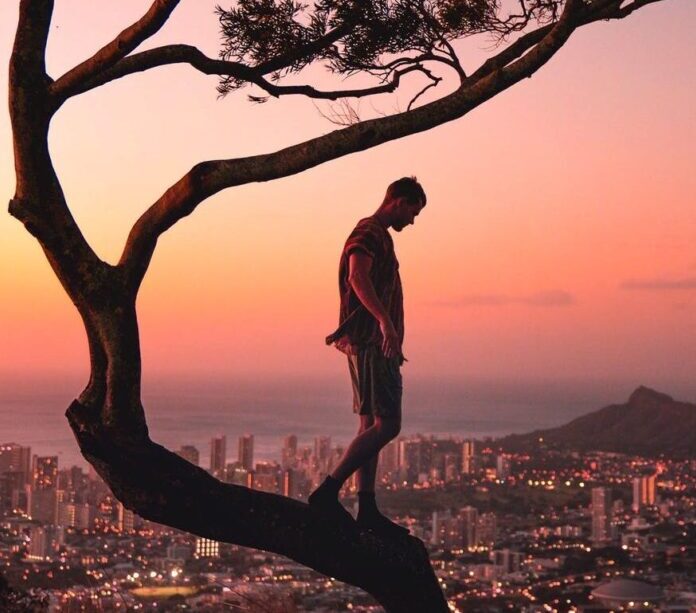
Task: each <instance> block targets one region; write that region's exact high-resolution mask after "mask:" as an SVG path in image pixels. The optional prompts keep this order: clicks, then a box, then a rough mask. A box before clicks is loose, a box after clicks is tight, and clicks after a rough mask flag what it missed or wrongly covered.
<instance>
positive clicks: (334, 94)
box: [56, 45, 424, 100]
mask: <svg viewBox="0 0 696 613" xmlns="http://www.w3.org/2000/svg"><path fill="white" fill-rule="evenodd" d="M173 64H189V65H191V66H192V67H193V68H195V69H196V70H198V71H199V72H202V73H203V74H206V75H220V76H230V77H234V78H235V79H239V80H242V81H248V82H249V83H253V84H255V85H257V86H258V87H260V88H261V89H263V90H264V91H266V92H267V93H268V94H270V95H271V96H274V97H279V96H284V95H291V94H294V95H303V96H307V97H309V98H318V99H324V100H338V99H339V98H358V97H362V96H372V95H375V94H381V93H389V92H393V91H394V90H395V89H396V88H397V87H398V86H399V81H400V79H401V77H402V76H403V75H405V74H407V73H409V72H413V71H417V70H418V71H421V72H424V70H423V69H422V67H419V66H416V65H413V66H408V67H406V68H403V69H402V70H400V71H397V72H395V73H394V75H393V77H392V79H391V80H390V81H388V82H387V83H382V84H381V85H377V86H374V87H366V88H361V89H345V90H329V91H323V90H318V89H316V88H314V87H312V86H310V85H276V84H275V83H271V82H270V81H268V80H267V79H265V78H264V77H263V73H262V72H261V70H260V69H258V68H250V67H249V66H246V65H245V64H241V63H239V62H231V61H228V60H216V59H213V58H210V57H208V56H206V55H205V54H204V53H203V52H201V51H200V50H199V49H198V48H196V47H193V46H191V45H165V46H162V47H157V48H155V49H149V50H147V51H142V52H141V53H136V54H135V55H131V56H128V57H125V58H123V59H122V60H121V61H119V62H118V63H117V64H115V65H114V66H113V67H111V68H110V69H108V70H105V71H103V72H101V73H99V74H98V75H96V76H95V77H93V78H92V79H90V80H88V81H82V82H80V83H78V84H76V85H75V87H74V88H73V90H72V91H71V94H70V95H76V94H81V93H84V92H86V91H88V90H91V89H94V88H96V87H99V86H100V85H104V84H105V83H108V82H109V81H114V80H116V79H120V78H122V77H125V76H128V75H131V74H134V73H136V72H143V71H145V70H149V69H151V68H156V67H158V66H168V65H173ZM56 83H58V82H56Z"/></svg>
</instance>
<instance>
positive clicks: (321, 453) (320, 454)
mask: <svg viewBox="0 0 696 613" xmlns="http://www.w3.org/2000/svg"><path fill="white" fill-rule="evenodd" d="M330 454H331V437H330V436H316V437H314V458H315V459H316V460H317V461H318V462H319V464H322V463H325V462H326V461H327V460H328V459H329V455H330Z"/></svg>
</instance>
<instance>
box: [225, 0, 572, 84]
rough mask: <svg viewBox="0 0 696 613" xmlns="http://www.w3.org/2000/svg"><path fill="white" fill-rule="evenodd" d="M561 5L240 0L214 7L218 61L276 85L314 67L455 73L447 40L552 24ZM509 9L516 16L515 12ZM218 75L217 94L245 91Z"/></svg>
mask: <svg viewBox="0 0 696 613" xmlns="http://www.w3.org/2000/svg"><path fill="white" fill-rule="evenodd" d="M562 2H563V0H519V1H518V2H515V3H514V4H513V3H512V2H507V1H505V0H504V1H503V2H501V1H500V0H375V1H373V2H366V1H362V0H318V1H316V2H314V3H313V4H301V3H299V2H296V1H294V0H239V1H238V2H237V3H236V4H235V5H234V6H233V7H232V8H229V9H223V8H221V7H219V6H218V7H217V14H218V17H219V19H220V24H221V28H222V37H223V48H222V50H221V53H220V57H221V58H222V59H224V60H232V61H236V62H240V63H243V64H245V65H247V66H250V67H252V68H255V69H258V70H260V71H262V72H264V73H271V75H272V78H273V80H275V81H278V80H279V79H280V78H281V77H283V76H284V75H287V74H289V73H296V72H299V71H301V70H302V69H303V68H305V67H306V66H308V65H309V64H312V63H313V62H316V61H320V62H324V63H325V64H326V65H327V66H328V68H329V69H330V70H332V71H333V72H335V73H339V74H342V75H351V74H354V73H356V72H361V71H365V72H369V73H370V74H375V75H378V76H380V77H381V78H382V79H386V78H388V77H389V76H391V75H392V74H393V73H394V71H395V70H398V69H400V68H403V67H405V66H407V65H413V64H417V63H422V62H425V61H430V62H438V61H439V62H443V63H445V64H448V65H450V66H451V67H454V68H460V64H459V61H458V58H457V57H456V55H455V53H454V50H453V48H452V46H451V44H450V43H451V42H452V41H454V40H456V39H460V38H464V37H467V36H471V35H475V34H486V33H487V34H490V35H492V36H493V37H494V38H495V39H501V38H505V37H506V36H508V35H509V34H511V33H513V32H517V31H520V30H522V29H524V28H525V27H526V26H527V25H528V24H529V23H530V22H536V23H543V22H549V21H552V20H554V19H556V17H557V15H558V10H559V8H560V6H561V4H562ZM512 9H514V10H512ZM244 83H245V82H244V81H242V80H239V79H236V78H234V77H223V78H222V80H221V82H220V85H219V88H218V89H219V91H220V93H221V94H223V95H224V94H227V93H229V92H230V91H233V90H235V89H238V88H239V87H241V86H242V85H244Z"/></svg>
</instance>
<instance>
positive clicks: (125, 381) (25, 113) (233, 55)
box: [10, 0, 658, 611]
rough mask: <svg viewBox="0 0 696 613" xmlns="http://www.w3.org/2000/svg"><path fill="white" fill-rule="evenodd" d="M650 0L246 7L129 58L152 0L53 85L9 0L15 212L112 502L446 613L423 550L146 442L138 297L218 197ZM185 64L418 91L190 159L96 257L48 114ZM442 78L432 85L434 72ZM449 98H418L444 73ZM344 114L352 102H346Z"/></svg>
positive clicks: (39, 26)
mask: <svg viewBox="0 0 696 613" xmlns="http://www.w3.org/2000/svg"><path fill="white" fill-rule="evenodd" d="M657 1H658V0H630V1H629V2H624V1H623V0H565V1H564V0H520V2H519V3H518V4H516V5H515V6H514V9H513V10H512V11H511V10H507V9H506V8H504V7H502V6H501V5H500V3H499V2H497V1H495V0H468V1H464V0H430V1H426V0H378V1H376V2H369V3H368V2H361V1H359V0H352V1H351V0H320V1H318V2H315V3H314V4H312V5H311V6H310V7H304V8H303V7H301V6H299V5H297V4H295V3H293V2H292V1H291V0H240V1H239V2H238V3H237V4H236V7H235V8H233V9H231V10H223V9H218V16H219V18H220V22H221V25H222V28H223V34H224V36H225V40H224V44H223V49H222V51H221V54H220V58H219V59H213V58H209V57H206V56H205V55H204V54H203V53H201V52H200V51H199V50H198V49H196V48H194V47H191V46H188V45H166V46H161V47H156V48H154V49H150V50H147V51H141V52H137V51H136V50H137V48H138V47H139V46H140V44H141V43H143V42H144V41H145V40H147V39H148V38H150V37H151V36H153V35H154V34H155V33H156V32H157V31H158V30H159V29H160V28H161V27H162V26H163V24H164V23H165V22H166V21H167V19H168V18H169V16H170V14H171V13H172V11H173V10H174V9H175V8H176V6H177V4H178V0H154V2H153V3H152V5H151V6H150V8H149V10H148V11H147V12H146V13H145V15H144V16H143V17H142V18H141V19H139V20H138V21H136V22H135V23H133V24H132V25H131V26H130V27H128V28H126V29H125V30H123V32H121V33H120V34H119V35H118V36H117V37H116V38H115V39H114V40H112V41H111V42H109V43H108V44H107V45H105V46H104V47H103V48H101V49H100V50H99V51H98V52H97V53H95V54H94V55H93V56H92V57H90V58H88V59H87V60H85V61H84V62H82V63H80V64H79V65H77V66H76V67H74V68H73V69H72V70H69V71H68V72H67V73H66V74H64V75H62V76H61V77H59V78H56V79H53V78H51V77H49V76H48V75H47V74H46V68H45V49H46V44H47V38H48V32H49V27H50V22H51V15H52V9H53V2H52V1H51V0H21V2H20V13H19V23H18V27H17V34H16V38H15V43H14V48H13V52H12V57H11V61H10V114H11V121H12V129H13V137H14V152H15V167H16V177H17V187H16V192H15V196H14V198H13V199H12V200H11V201H10V213H11V214H12V215H13V216H15V217H16V218H17V219H18V220H20V221H21V222H22V223H23V224H24V225H25V227H26V229H27V230H28V231H29V232H30V233H31V234H32V235H33V236H34V237H35V238H36V239H37V240H38V242H39V244H40V245H41V247H42V249H43V251H44V253H45V255H46V257H47V259H48V261H49V263H50V265H51V267H52V268H53V270H54V272H55V274H56V275H57V277H58V279H59V280H60V282H61V284H62V285H63V287H64V289H65V291H66V292H67V293H68V295H69V297H70V299H71V300H72V301H73V303H74V304H75V306H76V308H77V310H78V312H79V313H80V316H81V317H82V320H83V322H84V326H85V330H86V333H87V341H88V345H89V353H90V368H91V374H90V380H89V382H88V384H87V386H86V387H85V389H84V390H83V391H82V393H81V394H80V395H79V397H78V398H77V399H76V400H75V401H74V402H73V403H72V404H71V406H70V407H69V408H68V411H67V417H68V420H69V422H70V425H71V427H72V429H73V431H74V433H75V436H76V439H77V442H78V444H79V446H80V449H81V451H82V453H83V455H84V456H85V458H86V459H87V460H88V461H89V462H90V463H91V464H92V465H93V466H94V467H95V469H96V470H97V471H98V472H99V474H100V475H101V476H102V477H103V478H104V479H105V481H106V482H107V483H108V485H109V486H110V487H111V489H112V491H113V492H114V494H115V495H116V497H117V498H118V499H119V500H121V502H123V504H124V505H125V506H126V507H128V508H130V509H132V510H133V511H135V512H137V513H138V514H139V515H141V516H143V517H145V518H147V519H151V520H153V521H157V522H160V523H163V524H167V525H170V526H173V527H176V528H179V529H182V530H186V531H189V532H192V533H195V534H198V535H201V536H204V537H207V538H212V539H216V540H220V541H227V542H231V543H236V544H239V545H244V546H248V547H254V548H258V549H264V550H268V551H273V552H277V553H280V554H283V555H286V556H288V557H290V558H293V559H295V560H297V561H298V562H300V563H302V564H305V565H307V566H310V567H312V568H314V569H316V570H318V571H320V572H322V573H324V574H327V575H330V576H332V577H336V578H338V579H341V580H343V581H346V582H348V583H351V584H354V585H356V586H359V587H361V588H363V589H365V590H366V591H368V592H369V593H371V594H372V595H373V596H374V597H375V598H376V599H377V600H378V601H379V602H380V603H381V604H383V605H384V606H385V608H386V609H387V610H389V611H437V610H442V611H446V610H447V605H446V603H445V600H444V597H443V596H442V593H441V590H440V588H439V585H438V582H437V580H436V578H435V576H434V573H433V572H432V569H431V567H430V564H429V560H428V556H427V553H426V551H425V548H424V547H423V545H422V543H420V541H418V540H417V539H413V538H405V539H403V540H400V541H383V540H380V539H378V538H376V537H374V536H372V535H370V534H368V533H361V532H359V531H357V530H356V531H351V530H349V529H346V528H341V527H338V526H334V525H331V524H327V523H324V522H322V521H320V518H318V517H315V516H314V514H313V513H312V512H311V510H310V509H309V508H308V507H307V506H306V505H304V504H302V503H299V502H296V501H292V500H289V499H286V498H283V497H280V496H274V495H271V494H266V493H263V492H258V491H253V490H249V489H247V488H243V487H239V486H234V485H231V484H226V483H221V482H219V481H217V480H216V479H214V478H213V477H211V476H210V475H209V474H208V473H206V472H205V471H203V470H201V469H199V468H198V467H195V466H192V465H191V464H189V463H188V462H186V461H185V460H183V459H181V458H180V457H179V456H177V455H175V454H173V453H171V452H170V451H168V450H167V449H165V448H163V447H161V446H160V445H157V444H156V443H154V442H153V441H151V440H150V438H149V436H148V430H147V425H146V420H145V412H144V409H143V406H142V403H141V394H140V382H141V363H140V345H139V336H138V323H137V313H136V307H135V300H136V297H137V294H138V289H139V287H140V284H141V282H142V280H143V278H144V275H145V274H146V272H147V269H148V266H149V262H150V259H151V257H152V254H153V252H154V250H155V247H156V245H157V241H158V238H159V237H160V236H161V235H162V234H163V233H164V232H165V231H166V230H167V229H169V228H170V227H171V226H172V225H174V224H175V223H176V222H177V221H178V220H179V219H181V218H182V217H184V216H186V215H188V214H190V213H192V212H193V211H194V209H195V208H196V207H197V206H198V204H200V203H201V202H202V201H204V200H205V199H206V198H208V197H210V196H212V195H213V194H215V193H217V192H219V191H221V190H223V189H226V188H229V187H234V186H238V185H243V184H246V183H250V182H256V181H269V180H273V179H276V178H280V177H285V176H288V175H291V174H295V173H299V172H302V171H304V170H307V169H309V168H312V167H314V166H317V165H319V164H322V163H324V162H326V161H329V160H332V159H336V158H338V157H341V156H344V155H347V154H349V153H353V152H358V151H362V150H365V149H368V148H370V147H374V146H376V145H379V144H381V143H385V142H387V141H390V140H394V139H397V138H401V137H404V136H407V135H409V134H413V133H416V132H420V131H424V130H427V129H430V128H432V127H434V126H437V125H440V124H442V123H445V122H448V121H452V120H454V119H457V118H459V117H462V116H464V115H465V114H466V113H468V112H469V111H470V110H472V109H473V108H475V107H477V106H478V105H480V104H482V103H484V102H485V101H486V100H488V99H490V98H492V97H493V96H495V95H496V94H498V93H500V92H502V91H504V90H505V89H507V88H508V87H510V86H512V85H514V84H515V83H517V82H519V81H520V80H521V79H523V78H525V77H530V76H531V75H533V74H534V73H535V72H536V71H537V70H538V69H539V68H541V67H542V66H543V65H544V64H545V63H546V62H547V61H548V60H549V59H550V58H551V57H553V55H554V54H555V53H556V52H557V51H558V50H559V49H560V48H561V47H562V46H563V45H564V44H565V42H566V41H567V40H568V38H569V37H570V36H571V35H572V33H573V32H574V31H575V30H576V29H577V28H579V27H582V26H585V25H588V24H591V23H593V22H596V21H599V20H605V19H622V18H624V17H626V16H628V15H630V14H631V13H633V12H634V11H635V10H637V9H639V8H641V7H643V6H645V5H647V4H650V3H652V2H657ZM486 33H487V34H489V35H492V36H494V37H495V39H496V41H497V43H498V45H497V47H496V52H495V54H493V55H492V56H491V57H489V58H488V59H487V60H486V61H484V62H483V63H482V64H481V66H479V67H478V68H477V69H476V70H474V71H473V72H467V71H466V70H465V69H464V67H463V66H462V63H461V62H460V61H459V58H458V57H457V54H456V52H455V49H454V46H453V42H454V41H456V40H457V39H460V38H463V37H467V36H471V35H476V34H486ZM174 63H185V64H189V65H190V66H191V67H193V68H195V69H197V70H199V71H201V72H203V73H206V74H215V75H219V76H220V82H219V87H218V90H219V92H220V94H221V95H223V96H225V95H229V94H231V93H233V92H235V91H236V90H239V89H242V88H244V87H255V88H257V89H258V90H260V94H259V93H254V94H251V95H250V96H249V97H250V99H251V101H253V102H257V103H261V102H264V101H266V100H267V99H268V97H281V96H285V95H301V96H306V97H309V98H314V99H323V100H339V101H344V100H345V99H348V98H361V97H369V96H371V95H375V94H379V93H388V92H394V91H396V90H397V89H398V88H399V87H400V86H401V85H402V83H403V82H405V81H406V79H420V80H421V81H422V82H423V83H424V85H423V86H422V88H421V89H420V90H418V91H417V93H416V95H415V96H413V97H412V99H411V101H410V103H409V104H408V107H407V109H406V111H404V112H400V113H396V114H394V115H389V116H384V117H378V118H375V119H370V120H366V121H360V120H359V119H358V118H357V117H355V116H354V115H353V114H352V113H350V111H349V112H348V113H342V114H339V116H338V117H335V118H334V119H335V120H336V121H338V123H342V124H344V125H343V126H342V127H341V129H338V130H335V131H333V132H331V133H329V134H326V135H324V136H320V137H318V138H314V139H311V140H308V141H306V142H302V143H298V144H295V145H292V146H290V147H287V148H285V149H282V150H279V151H275V152H272V153H268V154H264V155H257V156H253V157H246V158H237V159H227V160H215V161H205V162H201V163H199V164H196V165H195V166H194V167H193V168H191V169H190V171H189V172H187V173H186V174H185V175H184V176H183V177H182V178H181V179H180V180H178V181H177V182H176V183H174V184H173V185H171V186H170V187H169V188H168V189H166V190H165V191H164V193H163V194H162V196H161V197H160V198H159V199H157V201H156V202H154V203H153V204H152V205H151V206H150V207H149V208H148V209H147V210H146V211H145V212H144V213H143V215H142V216H141V217H140V218H139V219H138V221H137V222H136V223H135V225H134V226H133V228H132V230H131V232H130V234H129V236H128V239H127V241H126V244H125V246H124V249H123V253H122V255H121V258H120V260H119V261H118V262H117V263H116V264H110V263H107V262H104V261H102V260H100V259H99V258H98V257H97V255H96V254H95V252H94V251H93V250H92V248H91V247H90V245H89V244H88V243H87V241H86V240H85V238H84V237H83V235H82V233H81V231H80V229H79V227H78V226H77V224H76V223H75V221H74V219H73V217H72V216H71V213H70V211H69V208H68V205H67V202H66V200H65V197H64V195H63V192H62V189H61V185H60V181H59V179H58V177H57V175H56V173H55V171H54V168H53V165H52V161H51V158H50V155H49V150H48V143H47V139H48V131H49V125H50V122H51V119H52V117H53V116H54V115H55V114H56V113H57V112H58V111H59V109H60V108H61V106H62V104H63V103H64V102H66V101H67V100H68V99H70V98H71V97H73V96H77V95H80V94H82V93H84V92H86V91H89V90H91V89H93V88H96V87H99V86H101V85H103V84H105V83H108V82H110V81H113V80H116V79H120V78H126V77H128V75H131V74H133V73H136V72H141V71H145V70H150V69H154V68H156V67H158V66H164V65H169V64H174ZM318 63H323V64H326V65H328V66H329V67H330V69H331V70H332V71H333V72H334V73H336V74H337V75H340V76H352V75H360V76H361V78H364V79H373V83H372V84H370V85H368V86H364V87H363V86H361V87H356V88H354V89H336V90H328V91H327V90H320V89H317V88H316V87H313V86H311V85H309V84H301V85H297V84H295V83H294V81H293V82H292V83H291V84H288V81H287V77H289V76H292V77H293V78H294V79H298V78H299V77H300V76H301V75H302V71H303V69H305V68H306V67H308V66H310V65H313V64H318ZM443 75H444V76H443ZM450 75H451V76H453V77H454V80H455V89H454V91H452V92H451V93H448V94H446V95H442V96H440V97H439V98H436V99H435V100H434V101H431V102H427V103H423V100H424V98H423V94H424V93H426V92H429V95H432V92H431V91H429V90H435V89H436V88H437V86H438V85H440V84H441V83H442V82H443V81H444V80H445V77H446V76H450ZM344 108H346V109H348V110H349V109H350V107H344Z"/></svg>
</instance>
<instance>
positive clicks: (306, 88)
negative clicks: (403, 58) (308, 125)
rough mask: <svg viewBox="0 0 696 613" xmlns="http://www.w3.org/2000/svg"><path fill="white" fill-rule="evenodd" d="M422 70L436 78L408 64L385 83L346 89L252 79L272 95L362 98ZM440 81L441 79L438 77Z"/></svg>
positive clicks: (393, 86)
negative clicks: (325, 88)
mask: <svg viewBox="0 0 696 613" xmlns="http://www.w3.org/2000/svg"><path fill="white" fill-rule="evenodd" d="M416 71H417V72H422V73H424V74H426V75H427V76H428V77H430V78H434V77H433V76H432V74H431V73H430V71H429V70H427V69H425V68H424V67H423V66H418V65H414V66H408V67H407V68H404V69H403V70H398V71H396V72H395V73H394V75H393V77H392V78H391V79H390V80H389V81H387V82H386V83H383V84H382V85H375V86H374V87H366V88H363V89H344V90H330V91H321V90H317V89H315V88H314V87H312V86H311V85H275V84H273V83H270V82H269V81H267V80H266V79H263V78H262V77H256V78H253V79H251V81H252V82H253V83H255V84H256V85H258V86H259V87H260V88H262V89H263V90H265V91H266V92H268V93H269V94H270V95H271V96H275V97H278V96H284V95H288V94H301V95H303V96H307V97H308V98H318V99H323V100H338V99H339V98H362V97H364V96H373V95H375V94H385V93H390V92H393V91H394V90H395V89H396V88H397V87H399V82H400V81H401V77H402V76H404V75H405V74H408V73H409V72H416ZM437 80H438V81H441V79H439V78H437Z"/></svg>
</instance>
